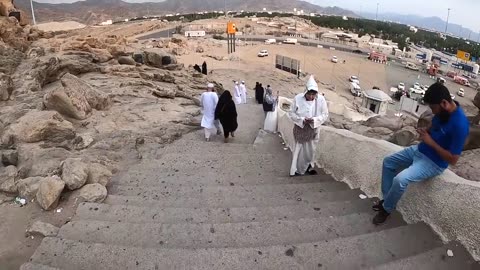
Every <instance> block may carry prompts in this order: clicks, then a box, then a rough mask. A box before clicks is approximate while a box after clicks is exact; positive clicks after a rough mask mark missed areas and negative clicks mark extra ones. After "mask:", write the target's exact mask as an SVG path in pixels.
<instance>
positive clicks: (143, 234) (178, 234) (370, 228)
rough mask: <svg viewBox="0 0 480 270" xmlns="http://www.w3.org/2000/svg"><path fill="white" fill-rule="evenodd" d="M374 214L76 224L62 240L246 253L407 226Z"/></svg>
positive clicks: (398, 218)
mask: <svg viewBox="0 0 480 270" xmlns="http://www.w3.org/2000/svg"><path fill="white" fill-rule="evenodd" d="M373 216H374V214H373V213H355V214H350V215H345V216H331V217H320V218H310V219H306V218H301V219H298V220H274V221H262V222H258V221H250V222H240V223H220V224H205V223H177V224H163V223H150V222H149V223H119V222H115V221H98V220H75V221H71V222H69V223H67V224H65V225H64V226H63V227H62V228H61V229H60V231H59V233H58V237H60V238H63V239H69V240H77V241H82V242H84V243H101V244H112V245H119V246H134V247H142V248H158V247H164V248H227V247H233V248H244V247H256V246H270V245H272V246H274V245H288V244H299V243H306V242H320V241H323V240H331V239H335V238H338V237H348V236H354V235H360V234H365V233H371V232H376V231H381V230H385V229H389V228H394V227H397V226H402V225H405V224H406V223H405V222H404V221H402V218H401V216H400V215H399V214H396V215H393V216H392V217H391V218H390V219H389V222H388V223H386V224H385V225H384V226H375V225H373V224H372V218H373Z"/></svg>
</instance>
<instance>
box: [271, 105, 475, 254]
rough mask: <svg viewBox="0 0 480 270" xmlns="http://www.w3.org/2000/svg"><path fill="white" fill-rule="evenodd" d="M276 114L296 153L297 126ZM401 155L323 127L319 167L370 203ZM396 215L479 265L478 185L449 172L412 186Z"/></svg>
mask: <svg viewBox="0 0 480 270" xmlns="http://www.w3.org/2000/svg"><path fill="white" fill-rule="evenodd" d="M283 100H285V99H283ZM281 102H282V99H281V100H280V103H281ZM280 107H281V106H280ZM278 114H279V115H278V121H279V122H278V129H279V132H280V133H281V134H282V136H283V138H284V140H285V142H286V143H287V145H288V146H289V147H290V149H293V132H292V130H293V123H292V121H291V120H290V119H289V118H288V116H287V114H286V112H285V111H283V110H281V109H280V110H278ZM401 149H402V148H401V147H400V146H397V145H394V144H391V143H389V142H386V141H381V140H376V139H371V138H367V137H364V136H361V135H358V134H355V133H352V132H350V131H347V130H337V129H334V128H331V127H322V128H321V130H320V141H319V145H318V149H317V156H316V161H317V164H318V166H319V167H321V168H324V169H325V171H327V172H328V173H331V174H332V175H333V176H334V177H335V179H337V180H338V181H342V182H346V183H348V184H349V185H350V187H352V188H360V189H361V190H362V191H364V192H365V194H367V195H368V196H369V197H379V196H380V177H381V168H382V161H383V158H384V157H385V156H387V155H388V154H390V153H394V152H396V151H399V150H401ZM398 210H399V211H400V212H401V213H402V214H403V216H404V218H405V219H406V221H407V222H409V223H414V222H420V221H423V222H425V223H427V224H430V225H431V226H432V228H433V229H434V230H435V231H437V232H438V233H439V234H440V235H441V236H442V237H443V239H444V240H446V241H451V240H458V241H460V242H462V243H463V244H464V245H465V246H466V247H467V249H469V251H470V252H471V253H472V254H473V256H474V257H475V258H476V259H477V260H479V259H480V183H479V182H473V181H469V180H466V179H463V178H461V177H459V176H457V175H455V174H454V173H453V172H451V171H446V172H445V173H444V174H443V175H441V176H439V177H437V178H435V179H432V180H430V181H426V182H424V183H419V184H412V185H410V186H409V188H408V190H407V192H406V193H405V195H404V196H403V198H402V200H401V201H400V204H399V207H398ZM372 218H373V213H372Z"/></svg>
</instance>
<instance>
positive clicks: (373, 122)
mask: <svg viewBox="0 0 480 270" xmlns="http://www.w3.org/2000/svg"><path fill="white" fill-rule="evenodd" d="M363 125H365V126H367V127H371V128H388V129H390V130H392V131H397V130H400V129H401V128H402V125H403V123H402V120H401V119H400V118H396V117H388V116H381V115H379V116H374V117H371V118H369V119H368V120H367V121H365V122H363Z"/></svg>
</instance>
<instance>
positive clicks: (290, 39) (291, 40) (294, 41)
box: [283, 38, 298, 44]
mask: <svg viewBox="0 0 480 270" xmlns="http://www.w3.org/2000/svg"><path fill="white" fill-rule="evenodd" d="M297 42H298V40H297V39H296V38H287V39H285V40H284V41H283V43H285V44H297Z"/></svg>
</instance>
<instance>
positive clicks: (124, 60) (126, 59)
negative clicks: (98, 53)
mask: <svg viewBox="0 0 480 270" xmlns="http://www.w3.org/2000/svg"><path fill="white" fill-rule="evenodd" d="M118 63H119V64H120V65H130V66H135V65H136V64H137V62H135V59H133V58H132V57H130V56H121V57H119V58H118Z"/></svg>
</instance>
